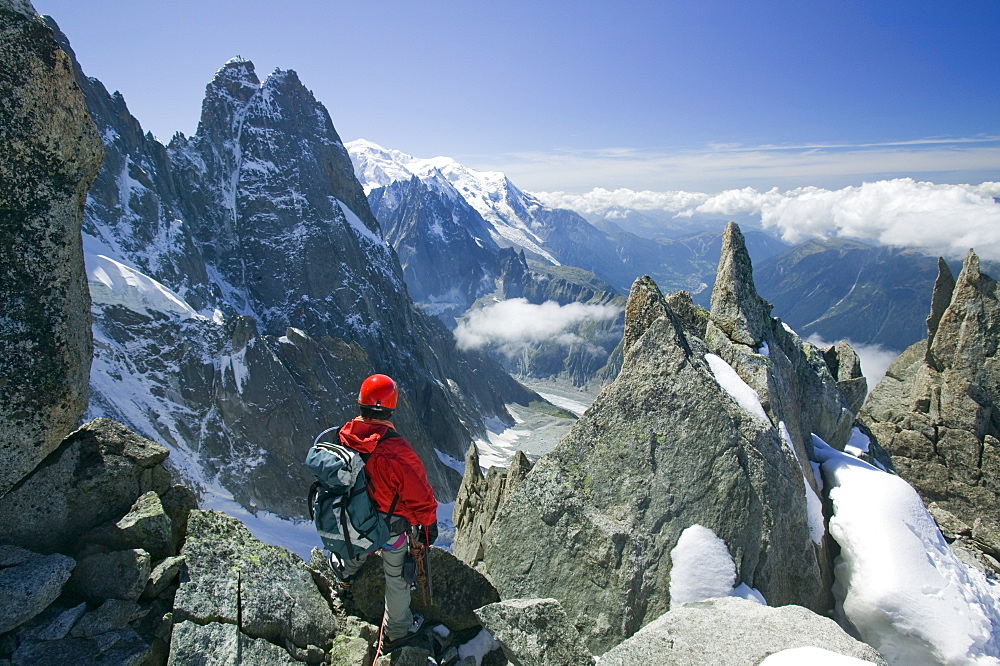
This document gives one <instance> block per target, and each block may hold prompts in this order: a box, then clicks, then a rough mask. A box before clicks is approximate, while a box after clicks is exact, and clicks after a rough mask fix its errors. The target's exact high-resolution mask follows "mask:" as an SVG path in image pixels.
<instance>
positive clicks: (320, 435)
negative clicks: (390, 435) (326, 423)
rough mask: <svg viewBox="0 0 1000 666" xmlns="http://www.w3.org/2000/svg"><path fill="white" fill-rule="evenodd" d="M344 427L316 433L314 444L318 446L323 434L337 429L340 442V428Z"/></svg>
mask: <svg viewBox="0 0 1000 666" xmlns="http://www.w3.org/2000/svg"><path fill="white" fill-rule="evenodd" d="M343 427H344V426H335V427H333V428H327V429H326V430H324V431H323V432H321V433H320V434H318V435H316V439H314V440H313V446H316V445H317V444H319V440H320V439H321V438H322V437H323V435H325V434H326V433H328V432H330V431H331V430H336V431H337V441H338V442H339V441H340V429H341V428H343ZM390 430H391V428H390ZM379 441H381V440H379Z"/></svg>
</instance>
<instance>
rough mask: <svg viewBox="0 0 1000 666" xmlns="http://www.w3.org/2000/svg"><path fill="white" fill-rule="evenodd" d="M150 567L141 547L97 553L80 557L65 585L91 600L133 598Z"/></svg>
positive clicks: (136, 597)
mask: <svg viewBox="0 0 1000 666" xmlns="http://www.w3.org/2000/svg"><path fill="white" fill-rule="evenodd" d="M150 569H151V567H150V558H149V553H147V552H146V551H144V550H141V549H132V550H116V551H112V552H110V553H97V554H94V555H89V556H87V557H84V558H83V559H81V560H80V562H79V563H78V564H77V566H76V569H75V570H74V571H73V576H72V578H70V581H69V588H70V589H71V590H72V591H73V592H74V593H76V594H79V595H80V596H82V597H85V598H87V599H88V600H90V601H94V602H103V601H104V600H105V599H124V600H127V601H136V600H137V599H138V598H139V597H140V596H141V595H142V593H143V590H145V589H146V583H147V582H148V581H149V572H150Z"/></svg>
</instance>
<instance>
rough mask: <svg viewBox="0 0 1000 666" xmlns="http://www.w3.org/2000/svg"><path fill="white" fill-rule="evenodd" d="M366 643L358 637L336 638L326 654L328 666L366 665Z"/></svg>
mask: <svg viewBox="0 0 1000 666" xmlns="http://www.w3.org/2000/svg"><path fill="white" fill-rule="evenodd" d="M368 650H369V645H368V641H366V640H365V639H363V638H360V637H358V636H337V637H336V638H334V639H333V647H332V648H330V652H329V653H328V654H327V664H329V666H357V665H358V664H367V663H368V661H367V659H368Z"/></svg>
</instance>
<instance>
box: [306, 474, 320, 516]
mask: <svg viewBox="0 0 1000 666" xmlns="http://www.w3.org/2000/svg"><path fill="white" fill-rule="evenodd" d="M318 494H319V481H313V482H312V485H311V486H309V495H308V496H307V498H306V504H307V505H308V506H309V520H316V516H315V515H314V514H315V509H314V508H313V505H314V504H315V503H316V495H318Z"/></svg>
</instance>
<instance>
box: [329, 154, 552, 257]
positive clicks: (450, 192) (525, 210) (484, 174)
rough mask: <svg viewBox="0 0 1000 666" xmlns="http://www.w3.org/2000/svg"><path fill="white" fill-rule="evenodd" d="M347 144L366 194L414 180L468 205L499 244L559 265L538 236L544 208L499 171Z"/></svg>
mask: <svg viewBox="0 0 1000 666" xmlns="http://www.w3.org/2000/svg"><path fill="white" fill-rule="evenodd" d="M346 146H347V151H348V152H349V153H350V155H351V161H352V162H354V170H355V173H356V174H357V175H358V179H359V180H360V181H361V183H362V185H363V186H364V188H365V192H366V193H368V194H370V193H371V191H372V190H374V189H376V188H379V187H385V186H387V185H391V184H392V183H395V182H399V181H407V180H410V179H411V178H413V177H414V176H416V177H417V178H419V179H420V180H421V181H422V182H424V183H425V184H426V185H427V186H428V187H430V188H432V189H434V190H436V191H437V192H439V193H441V194H442V195H443V196H445V197H446V198H447V199H450V200H452V201H454V200H455V199H456V198H461V199H462V200H464V201H465V202H466V203H468V204H469V205H470V206H472V208H474V209H475V210H476V211H477V212H478V213H479V214H480V215H482V217H483V219H484V220H486V222H487V223H488V224H489V226H490V233H491V235H492V236H493V240H494V241H496V242H497V244H499V245H502V246H513V247H517V248H523V249H525V250H527V251H528V252H530V253H532V254H535V255H538V256H539V257H542V258H544V259H546V260H547V261H549V262H551V263H553V264H556V265H558V264H559V261H558V260H557V259H556V257H555V256H554V255H553V254H552V253H551V252H550V251H549V250H547V249H546V248H545V247H544V245H545V240H544V238H542V237H540V236H539V235H538V233H537V232H538V230H539V229H540V228H541V227H542V226H544V225H545V223H544V221H542V220H541V219H540V218H538V217H536V213H537V212H539V210H540V209H542V208H543V207H542V205H541V204H540V203H539V202H538V200H537V199H535V198H534V197H533V196H531V195H530V194H527V193H525V192H522V191H521V190H519V189H518V188H517V187H515V186H514V184H513V183H511V182H510V181H509V180H508V179H507V177H506V176H505V175H504V174H502V173H500V172H499V171H476V170H474V169H470V168H469V167H467V166H465V165H463V164H460V163H458V162H456V161H455V160H453V159H452V158H450V157H432V158H430V159H418V158H415V157H413V156H411V155H407V154H406V153H402V152H400V151H398V150H390V149H387V148H383V147H382V146H379V145H378V144H375V143H372V142H371V141H366V140H364V139H358V140H357V141H351V142H349V143H347V144H346Z"/></svg>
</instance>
